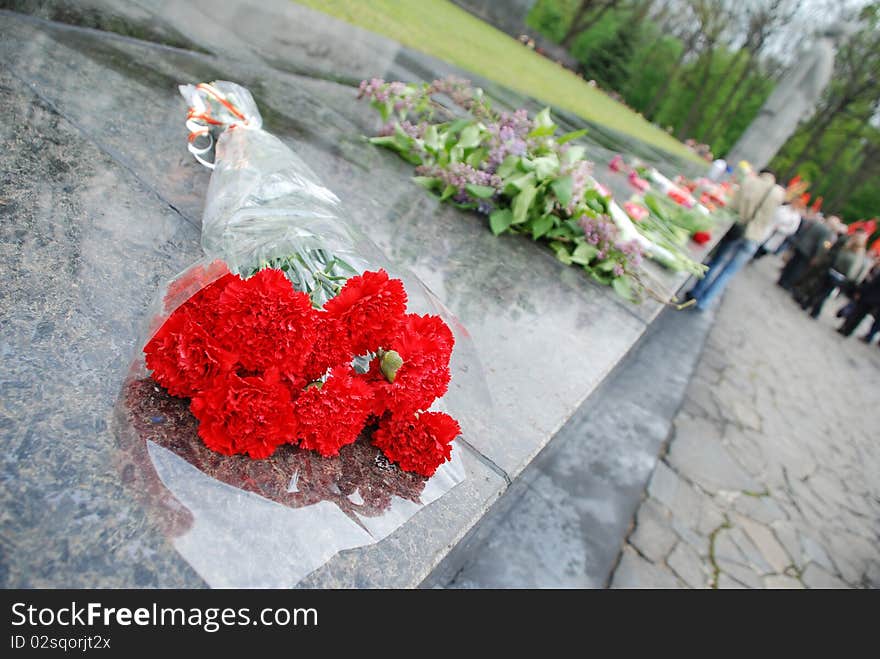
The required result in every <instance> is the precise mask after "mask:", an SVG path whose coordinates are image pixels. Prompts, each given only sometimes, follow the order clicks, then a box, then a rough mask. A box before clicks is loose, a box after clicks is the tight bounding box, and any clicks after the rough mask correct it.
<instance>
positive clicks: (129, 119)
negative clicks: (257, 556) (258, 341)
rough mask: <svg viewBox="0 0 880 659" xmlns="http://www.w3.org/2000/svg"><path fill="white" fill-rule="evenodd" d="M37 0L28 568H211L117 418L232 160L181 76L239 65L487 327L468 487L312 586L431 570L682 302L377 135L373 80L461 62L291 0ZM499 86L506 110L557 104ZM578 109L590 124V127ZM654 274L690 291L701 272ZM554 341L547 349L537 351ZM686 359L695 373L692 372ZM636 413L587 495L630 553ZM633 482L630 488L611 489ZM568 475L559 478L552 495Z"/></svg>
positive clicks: (23, 23) (28, 310) (22, 36)
mask: <svg viewBox="0 0 880 659" xmlns="http://www.w3.org/2000/svg"><path fill="white" fill-rule="evenodd" d="M15 6H17V7H19V8H21V9H23V10H24V11H25V12H29V13H32V14H35V15H37V17H34V16H30V15H28V14H27V13H13V12H8V11H0V58H2V61H3V64H4V66H3V69H2V71H0V76H2V78H0V80H2V82H0V94H2V97H3V98H2V105H3V108H4V113H3V116H2V118H0V131H2V135H3V138H4V140H3V141H4V149H3V151H2V152H0V170H2V171H3V172H4V174H3V177H4V178H3V188H2V194H0V198H2V204H0V214H2V215H3V217H4V222H3V223H2V231H3V240H2V249H3V250H4V262H5V263H11V264H13V265H12V269H11V273H10V274H9V275H8V276H7V277H6V278H5V282H6V286H5V287H4V289H3V291H2V298H0V312H2V316H3V319H4V323H3V326H2V345H3V351H2V365H0V373H2V375H0V378H2V380H0V385H2V387H3V390H4V402H3V409H2V414H3V416H2V424H3V428H4V438H5V439H7V442H8V446H9V448H8V450H7V452H6V456H7V457H5V458H4V462H3V482H4V493H3V502H4V515H3V517H2V525H3V526H2V530H3V536H4V538H10V542H9V544H8V545H7V546H4V557H3V565H2V566H0V567H2V569H0V574H2V575H3V583H4V585H9V586H90V585H97V586H161V587H169V586H195V585H201V580H200V578H199V577H198V576H197V575H196V574H195V573H194V572H193V571H192V570H191V568H190V567H189V566H188V565H187V564H186V563H185V562H183V561H182V559H181V558H180V557H179V555H178V554H177V553H176V552H175V551H174V549H173V546H172V544H171V540H170V539H169V538H167V537H166V536H164V535H163V533H162V532H161V530H160V527H161V523H157V522H156V519H155V518H153V517H151V515H150V514H149V513H148V511H147V510H145V509H143V508H142V507H141V506H140V505H139V504H138V502H137V501H136V497H134V496H132V493H131V492H130V491H129V490H127V489H126V488H125V487H124V486H123V484H122V482H121V478H120V474H118V473H117V471H116V468H115V466H116V463H117V462H118V461H119V458H120V455H119V450H118V448H117V446H116V443H115V438H114V433H113V432H112V429H111V428H110V424H109V422H110V417H111V413H112V410H113V407H114V404H115V402H116V399H117V396H118V395H119V391H120V386H121V383H122V380H123V378H124V376H125V374H126V372H127V370H128V366H129V364H130V363H131V361H130V360H132V359H133V358H134V357H135V355H136V354H137V353H138V350H139V341H140V340H141V337H142V335H143V330H144V325H145V321H146V317H147V309H148V307H149V305H150V303H151V301H152V300H153V299H154V296H156V295H157V294H158V293H159V289H160V287H161V286H162V285H163V282H165V281H166V280H167V279H168V278H169V277H171V276H173V275H174V274H176V273H177V272H179V271H180V270H181V269H182V268H183V267H185V266H186V265H188V264H189V263H191V262H192V261H193V260H194V259H196V258H197V257H198V256H199V254H200V250H199V247H198V236H199V224H200V220H199V218H200V216H201V211H202V206H203V202H204V197H205V191H206V187H207V182H208V178H209V172H208V171H207V170H205V169H203V168H201V167H200V166H199V165H198V164H196V163H195V162H194V161H193V160H192V158H191V157H190V156H189V154H188V153H187V152H186V150H185V140H186V130H185V128H184V125H183V118H184V107H183V102H182V100H181V99H180V97H179V95H178V93H177V89H176V86H177V84H179V83H186V82H199V81H203V80H212V79H218V78H219V79H231V80H235V81H237V82H240V83H242V84H244V85H246V86H248V87H249V88H250V89H251V90H252V91H253V93H254V95H255V97H256V98H257V101H258V104H259V106H260V109H261V111H262V113H263V116H264V126H265V128H266V129H268V130H269V131H271V132H273V133H274V134H276V135H277V136H278V137H279V138H281V139H282V140H283V141H285V142H286V143H287V144H289V145H290V146H291V147H292V148H293V149H294V150H296V151H297V152H298V153H299V154H300V155H302V156H303V158H304V159H305V160H306V161H308V162H309V164H310V165H311V166H312V168H313V169H314V170H315V172H316V173H317V174H318V176H319V177H320V178H321V179H322V181H323V182H324V183H325V184H326V185H327V186H328V187H329V188H331V189H332V190H334V191H335V192H336V193H338V194H339V196H340V197H341V198H342V199H343V202H344V203H345V205H346V208H347V210H348V212H349V213H350V219H351V221H352V222H353V223H354V224H356V225H358V226H360V227H362V228H363V229H365V230H366V231H367V233H369V235H370V236H371V237H372V238H373V239H374V240H375V241H376V242H377V243H378V244H379V245H380V247H381V248H382V249H383V250H384V251H385V252H386V253H387V254H388V255H389V256H390V257H391V258H392V259H393V260H394V261H395V262H396V263H398V264H399V265H400V266H402V267H407V268H410V269H411V270H413V271H414V272H415V273H416V274H417V275H419V276H420V277H421V278H422V279H423V280H424V281H425V282H426V283H427V284H428V286H429V287H430V288H431V290H432V291H433V292H434V293H435V294H436V295H437V296H438V297H439V298H440V299H441V300H442V301H443V302H445V303H446V304H447V305H448V306H449V307H450V308H451V309H452V310H453V311H454V312H455V313H456V314H457V316H458V317H459V318H460V320H461V321H462V322H463V323H464V325H465V326H466V327H467V328H468V330H469V331H470V332H471V335H472V337H473V340H474V343H475V345H476V348H477V349H478V350H479V353H480V356H481V358H482V361H483V364H484V365H485V367H486V368H485V370H486V377H487V380H488V384H489V388H490V393H491V395H492V397H493V399H494V401H495V412H496V417H495V422H489V421H487V423H486V428H485V432H481V433H475V434H474V436H471V437H468V440H469V441H470V443H471V444H472V446H473V447H475V452H474V453H468V454H467V457H466V461H467V463H468V468H469V475H470V478H469V480H468V482H467V483H465V484H464V485H462V486H459V487H458V488H456V489H455V490H453V492H452V493H451V494H450V495H448V496H446V497H443V498H442V499H441V500H439V501H438V502H436V503H435V504H432V505H431V506H429V507H427V508H426V509H425V510H423V511H422V512H421V513H419V514H418V515H417V516H416V517H415V518H414V519H413V521H412V522H411V523H409V524H407V525H406V526H405V527H403V528H401V529H399V530H398V532H396V533H394V534H393V535H392V536H390V537H389V538H388V539H386V540H385V541H383V542H381V543H379V544H378V545H375V546H371V547H367V548H365V549H362V550H353V551H349V552H346V553H344V554H341V555H339V556H337V557H336V558H335V559H333V560H331V561H330V563H328V564H327V565H326V566H325V567H324V568H322V569H321V570H319V571H318V572H316V573H315V574H313V575H312V576H311V577H310V578H309V579H307V580H306V581H305V582H304V585H308V586H343V587H345V586H367V585H373V586H376V585H382V586H413V585H416V584H418V583H419V582H420V581H421V580H423V579H424V578H425V576H426V574H427V573H428V571H430V570H431V569H432V568H433V567H434V566H435V565H437V563H438V562H439V561H440V560H441V559H442V558H443V557H444V556H445V555H446V553H447V552H448V550H449V548H450V547H451V546H452V545H454V544H455V543H456V542H458V541H459V540H460V539H461V538H462V537H463V536H464V535H465V534H466V533H467V532H468V530H469V529H471V528H472V527H473V526H474V525H475V523H476V522H477V520H479V519H480V518H481V516H482V514H483V513H484V512H485V511H486V510H487V509H488V508H490V507H491V506H492V504H493V502H495V501H496V500H497V498H498V496H499V495H500V494H501V492H502V491H504V489H505V488H506V483H507V482H508V479H509V478H511V477H515V476H516V475H517V474H518V473H520V472H521V471H522V470H523V469H524V468H525V466H526V465H528V464H529V463H530V461H531V460H532V459H533V457H534V456H535V455H536V454H537V453H538V452H539V451H540V450H541V448H542V447H543V446H544V445H545V444H546V443H547V442H548V441H549V439H550V438H551V437H552V436H553V434H554V433H555V432H556V431H557V430H558V429H559V428H560V427H561V426H562V425H563V424H564V423H565V422H566V420H567V419H568V418H569V417H570V416H571V415H572V413H573V412H574V411H575V410H576V409H577V408H578V406H579V405H580V404H581V402H582V401H583V400H584V399H585V398H586V397H587V396H588V395H589V394H590V393H591V392H592V391H593V390H594V389H595V388H596V387H597V386H598V385H599V383H600V382H601V381H602V380H603V379H604V378H605V377H606V375H607V374H608V373H609V372H610V371H611V369H612V368H613V367H614V366H615V364H616V363H617V362H618V361H619V360H620V359H621V358H622V357H623V356H624V355H625V354H626V353H627V352H628V351H629V350H630V348H631V346H632V345H633V344H634V343H635V342H636V341H637V340H638V339H639V337H640V336H641V335H642V334H643V333H644V332H645V330H646V328H647V327H648V325H649V323H650V322H651V321H652V320H653V319H654V318H655V317H656V316H657V314H658V313H659V311H660V307H659V306H658V305H657V304H650V303H649V304H646V305H645V306H643V307H642V308H639V309H635V308H632V307H630V305H628V304H627V303H624V302H623V301H621V300H619V299H618V298H616V297H615V296H614V295H613V293H612V292H611V291H610V290H608V289H607V288H604V287H600V286H597V285H594V284H593V283H591V282H590V281H589V279H588V278H587V277H585V276H582V273H577V272H575V271H574V270H573V269H570V268H565V267H564V266H562V265H561V264H559V263H558V262H557V261H555V259H554V258H553V257H552V255H551V254H550V253H549V252H548V251H547V250H546V249H545V248H543V247H541V246H539V245H536V244H533V243H532V242H531V241H528V240H523V239H521V238H516V237H511V238H504V239H496V238H495V237H493V236H492V235H491V233H490V232H489V231H487V228H486V226H485V222H484V221H483V219H482V218H480V217H478V216H476V215H473V214H465V213H461V212H459V211H457V210H456V209H454V208H452V207H450V206H448V205H440V204H438V203H437V202H436V201H435V200H433V199H431V198H430V197H428V196H427V195H425V194H424V192H423V191H422V190H421V189H420V188H418V186H415V185H414V184H412V182H411V181H410V180H409V177H410V176H411V174H412V169H411V166H409V165H407V164H406V163H404V162H402V161H400V160H399V159H398V158H396V157H395V156H394V155H393V154H391V153H389V152H386V151H383V150H380V149H377V148H375V147H372V146H371V145H369V144H367V143H366V142H365V141H364V140H363V138H362V136H363V135H364V134H369V133H372V132H374V131H375V130H376V128H377V126H378V123H379V119H378V118H377V117H376V116H375V113H374V112H372V111H371V110H370V109H369V108H368V107H367V106H366V105H365V104H363V103H358V102H357V101H356V99H355V96H356V93H355V89H354V86H353V85H354V84H356V82H357V81H358V80H359V79H360V78H361V77H366V76H372V75H378V76H384V77H387V78H403V79H408V80H417V79H420V78H421V77H422V76H427V77H433V76H435V75H443V74H445V73H446V72H448V71H450V70H451V68H450V67H447V66H445V65H443V64H441V63H439V62H436V61H434V60H431V59H430V58H426V57H424V56H421V55H418V54H416V53H413V52H412V51H408V50H406V49H403V48H401V47H400V46H399V45H397V44H395V43H394V42H393V41H390V40H387V39H384V38H382V37H379V36H377V35H372V34H370V33H368V32H365V31H363V30H359V29H357V28H353V27H352V26H349V25H346V24H344V23H341V22H339V21H335V20H333V19H331V18H329V17H327V16H325V15H323V14H320V13H316V12H312V11H311V10H307V9H304V8H302V7H299V6H296V5H295V4H294V3H291V2H288V1H287V0H270V1H267V2H260V3H257V2H247V1H245V0H241V1H237V2H229V3H222V5H217V4H216V3H210V2H206V1H204V0H198V1H197V2H194V3H176V2H164V1H163V2H157V3H154V4H151V5H146V4H144V3H138V4H131V3H124V2H121V1H120V0H85V2H82V3H74V2H69V1H66V0H45V1H39V2H27V1H23V2H20V3H18V2H17V3H15ZM47 18H48V19H51V20H45V19H47ZM52 20H57V21H63V23H60V22H52ZM303 25H308V29H300V28H301V27H302V26H303ZM83 26H86V27H83ZM488 87H489V88H490V91H492V92H495V93H496V95H498V96H499V97H501V100H500V101H499V103H500V105H501V107H504V104H505V103H506V102H509V103H515V104H520V103H522V104H525V105H527V106H529V107H531V108H533V109H534V107H536V104H535V103H533V102H531V101H529V100H528V99H523V98H521V97H519V96H517V95H515V94H511V93H509V92H507V91H505V90H503V89H499V88H498V87H497V86H492V85H488ZM561 117H562V122H563V124H565V126H566V128H571V127H574V126H575V125H577V124H576V123H572V122H573V121H574V120H573V119H572V118H571V117H570V115H561ZM594 137H595V139H597V140H600V141H601V145H600V144H599V143H594V144H593V145H592V146H591V149H592V151H591V153H595V154H596V156H597V157H603V158H604V157H610V155H609V154H610V153H611V152H610V151H608V148H614V149H618V148H621V147H631V148H633V149H636V150H638V149H639V148H640V147H639V145H638V144H635V143H631V142H626V141H620V136H614V135H613V134H611V133H610V132H608V131H603V130H597V131H596V132H595V133H594ZM639 155H641V156H642V157H644V158H646V159H647V160H648V161H653V162H656V163H660V162H661V159H662V158H663V155H662V154H660V153H658V152H656V151H652V150H650V149H648V150H647V151H645V152H640V154H639ZM7 219H9V220H10V221H7ZM426 245H429V246H430V248H429V249H426V248H425V246H426ZM653 272H654V274H655V276H657V277H658V278H659V279H660V280H661V282H662V283H663V284H664V285H666V286H667V287H669V288H671V289H675V288H676V287H677V286H678V285H680V284H681V283H682V282H683V280H684V277H683V276H682V275H672V274H668V273H664V272H662V271H660V270H659V269H656V268H655V269H653ZM548 346H552V347H553V350H548V349H547V348H548ZM536 354H540V355H542V358H541V359H540V360H531V361H529V365H528V368H524V367H523V364H522V356H523V355H536ZM585 356H588V358H586V357H585ZM572 365H576V367H572ZM675 377H676V378H677V379H678V381H679V386H684V384H685V382H686V377H685V376H684V375H681V374H676V375H675ZM7 392H8V393H7ZM617 413H618V417H616V418H609V420H608V422H607V424H608V425H607V426H606V430H605V432H606V433H607V432H609V429H611V428H614V427H616V426H617V425H618V424H620V423H631V426H630V429H629V430H628V432H630V433H632V434H634V435H636V434H638V433H643V432H645V431H646V429H648V434H647V436H646V437H647V438H646V439H645V447H644V448H643V449H642V450H641V451H636V452H634V453H632V454H629V453H627V452H625V451H622V450H610V449H609V448H608V446H607V445H595V446H592V447H590V446H589V445H588V450H592V451H594V452H595V454H596V455H597V456H601V457H600V459H599V462H600V463H603V461H604V466H603V467H597V472H598V471H599V470H600V469H601V468H605V469H607V470H608V472H607V473H608V476H607V478H605V479H604V480H603V479H601V478H600V479H597V480H593V481H590V482H588V483H586V484H585V485H584V490H583V491H584V493H585V498H584V503H583V505H582V506H581V507H579V508H578V509H577V515H579V516H580V515H587V516H590V517H591V518H592V519H595V520H596V522H597V524H599V527H597V528H602V529H603V530H602V531H601V533H602V534H604V533H606V532H608V528H610V529H612V531H611V535H609V536H608V537H609V538H612V540H610V541H609V540H608V539H607V538H604V537H602V540H601V542H602V543H604V545H603V547H604V548H603V552H604V553H603V554H602V556H603V561H604V563H603V564H605V565H606V567H605V568H604V569H605V570H606V573H607V570H608V569H609V568H608V567H607V566H610V564H611V563H613V561H614V559H615V556H616V551H617V548H618V546H619V538H620V537H622V534H623V531H622V530H621V528H622V527H626V526H627V525H628V520H629V517H630V516H631V514H632V511H633V508H634V503H633V501H635V500H636V498H637V497H638V496H639V494H640V492H641V489H642V487H643V485H644V480H645V479H646V478H647V474H648V473H649V472H650V470H651V468H652V466H653V457H654V456H655V455H656V441H658V440H657V437H658V436H659V435H661V434H663V432H664V430H663V427H662V425H663V421H662V418H665V417H663V416H662V415H661V416H655V415H654V413H653V412H652V413H649V414H646V415H644V416H643V417H639V414H640V411H639V409H637V407H636V406H632V407H631V408H629V409H620V410H618V412H617ZM600 444H601V443H600ZM467 450H469V449H467ZM618 474H625V475H626V478H623V479H618ZM576 476H577V474H575V473H574V472H573V471H572V472H571V473H569V474H563V475H562V477H563V478H564V479H568V482H569V483H572V482H574V481H575V479H576ZM550 480H552V479H550ZM609 483H610V484H611V487H614V488H618V490H617V491H618V492H623V493H625V495H626V496H624V497H623V498H618V499H613V501H612V503H609V502H608V499H607V498H606V494H607V487H608V485H607V484H609ZM553 487H555V485H554V486H552V487H550V489H549V492H550V494H549V495H547V493H544V494H545V495H547V496H550V499H549V500H551V501H553V499H552V497H553V496H557V495H556V494H554V493H553ZM559 496H561V495H559ZM607 522H610V523H611V526H610V527H608V528H604V527H601V525H602V524H605V523H607ZM589 537H591V538H598V537H601V536H600V533H599V532H598V531H597V532H596V533H595V534H594V533H590V534H589ZM600 544H601V543H600Z"/></svg>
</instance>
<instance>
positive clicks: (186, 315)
mask: <svg viewBox="0 0 880 659" xmlns="http://www.w3.org/2000/svg"><path fill="white" fill-rule="evenodd" d="M200 320H201V313H200V306H199V305H198V304H189V303H187V304H185V305H184V306H182V307H180V308H178V309H177V311H175V312H174V313H173V314H171V316H170V317H169V318H168V320H166V321H165V324H164V325H162V327H160V328H159V331H157V332H156V333H155V334H154V335H153V338H152V339H150V341H149V342H148V343H147V345H146V346H145V347H144V355H145V362H146V365H147V368H149V369H152V371H153V379H154V380H155V381H156V382H158V383H159V384H160V385H162V386H163V387H165V388H166V389H167V390H168V393H170V394H171V395H172V396H183V397H187V398H188V397H190V396H193V395H195V394H197V393H198V392H200V391H203V390H204V389H206V388H208V387H210V386H211V385H212V383H213V382H214V379H215V378H218V377H221V376H223V375H224V374H225V373H226V372H228V371H230V370H231V369H232V368H234V366H235V362H236V356H235V355H234V354H233V353H231V352H229V351H228V350H225V349H224V348H223V347H222V346H221V344H220V343H219V342H218V341H217V340H216V339H214V337H213V336H212V334H211V332H210V331H209V330H208V329H206V328H205V327H203V326H202V324H201V323H200Z"/></svg>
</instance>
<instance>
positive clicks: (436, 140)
mask: <svg viewBox="0 0 880 659" xmlns="http://www.w3.org/2000/svg"><path fill="white" fill-rule="evenodd" d="M422 139H424V141H425V147H427V148H428V149H430V150H431V151H437V150H438V149H439V148H440V144H441V143H440V134H439V133H438V132H437V126H435V125H434V124H431V125H430V126H428V127H427V128H426V129H425V136H424V137H423V138H422Z"/></svg>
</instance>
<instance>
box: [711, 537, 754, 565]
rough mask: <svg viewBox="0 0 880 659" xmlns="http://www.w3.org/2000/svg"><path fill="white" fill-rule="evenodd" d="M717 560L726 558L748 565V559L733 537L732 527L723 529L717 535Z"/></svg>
mask: <svg viewBox="0 0 880 659" xmlns="http://www.w3.org/2000/svg"><path fill="white" fill-rule="evenodd" d="M714 552H715V560H716V562H717V561H718V560H726V561H729V562H732V563H739V564H740V565H743V566H746V565H747V564H748V559H747V558H746V557H745V555H744V554H743V553H742V551H741V550H740V548H739V547H738V546H737V544H736V543H735V542H734V541H733V538H732V537H731V531H730V529H723V530H721V531H719V532H718V534H717V535H716V536H715V547H714Z"/></svg>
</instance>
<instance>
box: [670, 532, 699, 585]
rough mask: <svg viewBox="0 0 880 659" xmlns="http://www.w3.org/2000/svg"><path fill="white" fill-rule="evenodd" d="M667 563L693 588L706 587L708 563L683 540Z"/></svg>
mask: <svg viewBox="0 0 880 659" xmlns="http://www.w3.org/2000/svg"><path fill="white" fill-rule="evenodd" d="M666 564H667V565H668V566H669V567H670V568H672V570H673V572H675V574H677V575H678V577H679V578H680V579H681V580H682V581H684V582H685V583H686V584H687V585H688V586H690V587H691V588H705V587H706V586H707V585H708V583H709V574H708V571H707V565H706V563H704V562H703V559H701V558H700V557H699V556H698V555H697V552H695V551H694V550H693V549H691V548H690V547H689V546H688V545H687V544H685V543H683V542H679V543H678V544H677V545H676V546H675V549H673V550H672V553H671V554H670V555H669V558H667V559H666Z"/></svg>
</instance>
